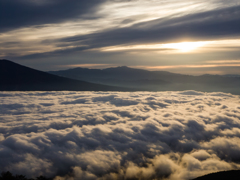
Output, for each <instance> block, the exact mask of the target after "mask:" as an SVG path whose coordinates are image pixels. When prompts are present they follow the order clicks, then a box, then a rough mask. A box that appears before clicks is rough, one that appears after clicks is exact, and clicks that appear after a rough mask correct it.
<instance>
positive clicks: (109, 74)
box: [49, 66, 240, 94]
mask: <svg viewBox="0 0 240 180" xmlns="http://www.w3.org/2000/svg"><path fill="white" fill-rule="evenodd" d="M49 73H51V74H55V75H59V76H62V77H68V78H72V79H77V80H84V81H88V82H92V83H101V84H105V85H112V86H121V87H128V88H135V89H139V90H140V89H142V90H148V91H181V90H197V91H205V92H213V91H221V92H228V93H233V94H240V76H220V75H209V74H206V75H201V76H191V75H183V74H176V73H170V72H167V71H147V70H143V69H134V68H129V67H126V66H121V67H115V68H107V69H102V70H101V69H88V68H74V69H68V70H60V71H50V72H49Z"/></svg>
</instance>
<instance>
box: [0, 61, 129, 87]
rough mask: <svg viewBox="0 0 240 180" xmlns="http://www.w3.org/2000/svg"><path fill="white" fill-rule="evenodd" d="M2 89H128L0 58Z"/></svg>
mask: <svg viewBox="0 0 240 180" xmlns="http://www.w3.org/2000/svg"><path fill="white" fill-rule="evenodd" d="M0 77H1V78H0V91H61V90H74V91H126V90H129V89H127V88H120V87H113V86H106V85H100V84H94V83H89V82H85V81H79V80H74V79H69V78H64V77H60V76H57V75H53V74H49V73H46V72H42V71H38V70H35V69H31V68H28V67H25V66H22V65H19V64H17V63H14V62H11V61H9V60H0Z"/></svg>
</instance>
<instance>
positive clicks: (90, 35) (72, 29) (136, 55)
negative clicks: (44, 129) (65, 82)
mask: <svg viewBox="0 0 240 180" xmlns="http://www.w3.org/2000/svg"><path fill="white" fill-rule="evenodd" d="M239 22H240V1H239V0H192V1H189V0H181V1H179V0H148V1H146V0H121V1H120V0H112V1H110V0H91V1H89V0H0V58H1V59H9V60H13V61H15V62H17V63H20V64H24V65H27V66H30V67H33V68H36V69H39V70H44V71H47V70H58V69H68V68H72V67H88V68H101V69H102V68H106V67H114V66H122V65H126V66H130V67H135V68H142V69H148V70H164V71H170V72H178V73H183V74H195V75H197V74H206V73H210V74H240V51H239V50H240V23H239Z"/></svg>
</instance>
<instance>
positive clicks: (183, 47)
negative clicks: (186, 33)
mask: <svg viewBox="0 0 240 180" xmlns="http://www.w3.org/2000/svg"><path fill="white" fill-rule="evenodd" d="M206 44H207V42H202V41H200V42H181V43H170V44H164V45H163V47H164V48H170V49H177V50H179V51H181V52H190V51H193V50H195V49H197V48H199V47H202V46H204V45H206Z"/></svg>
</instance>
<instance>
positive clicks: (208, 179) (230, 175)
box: [193, 170, 240, 180]
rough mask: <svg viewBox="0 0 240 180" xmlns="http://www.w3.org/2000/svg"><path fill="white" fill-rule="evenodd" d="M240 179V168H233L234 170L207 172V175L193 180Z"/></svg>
mask: <svg viewBox="0 0 240 180" xmlns="http://www.w3.org/2000/svg"><path fill="white" fill-rule="evenodd" d="M214 179H216V180H239V179H240V170H232V171H221V172H217V173H211V174H207V175H205V176H201V177H198V178H195V179H193V180H214Z"/></svg>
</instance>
